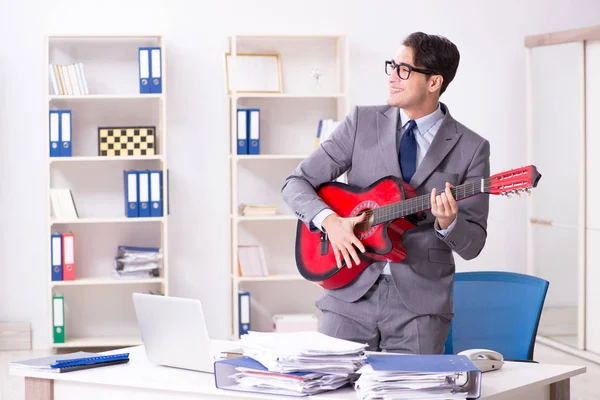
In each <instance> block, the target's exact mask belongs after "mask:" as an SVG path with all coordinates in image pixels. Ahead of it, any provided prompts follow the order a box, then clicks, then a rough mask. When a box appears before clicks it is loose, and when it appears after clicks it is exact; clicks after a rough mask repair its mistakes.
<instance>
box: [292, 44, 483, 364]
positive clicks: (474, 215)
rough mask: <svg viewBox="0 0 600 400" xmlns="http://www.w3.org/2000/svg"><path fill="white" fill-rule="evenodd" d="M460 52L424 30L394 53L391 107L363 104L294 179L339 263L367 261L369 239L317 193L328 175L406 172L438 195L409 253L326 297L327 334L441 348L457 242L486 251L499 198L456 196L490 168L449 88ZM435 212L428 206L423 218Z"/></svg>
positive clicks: (296, 201) (296, 204)
mask: <svg viewBox="0 0 600 400" xmlns="http://www.w3.org/2000/svg"><path fill="white" fill-rule="evenodd" d="M459 59H460V55H459V52H458V49H457V48H456V46H455V45H454V44H453V43H452V42H450V41H449V40H447V39H446V38H444V37H440V36H434V35H427V34H425V33H422V32H415V33H413V34H410V35H409V36H407V37H406V38H405V40H404V42H403V46H402V48H401V50H400V51H399V52H398V54H397V55H396V56H395V58H394V59H393V60H390V61H386V73H387V74H388V75H389V97H388V100H387V105H386V106H370V107H355V108H354V110H353V111H352V112H351V113H350V114H349V115H348V116H347V117H346V118H345V120H344V121H343V122H342V123H341V124H340V125H339V126H338V128H336V130H335V131H334V132H333V133H332V134H331V136H330V138H329V139H328V140H326V141H324V142H323V143H322V144H321V145H320V146H319V148H318V149H317V150H315V151H314V152H313V153H312V154H311V155H310V156H309V157H308V158H307V159H305V160H304V161H303V162H302V163H300V164H299V166H298V167H297V168H296V169H295V171H293V173H292V174H291V175H290V176H289V177H288V178H287V180H286V182H285V185H284V186H283V188H282V196H283V198H284V200H285V201H286V203H287V204H288V205H289V206H290V207H291V209H292V210H293V211H294V212H295V214H296V215H297V216H298V217H299V218H300V220H301V221H302V222H304V223H305V224H307V226H308V228H309V229H310V230H311V231H317V230H319V229H320V230H322V231H325V232H327V235H328V239H329V241H330V244H331V247H332V249H333V251H334V252H335V255H336V260H337V263H338V267H341V265H342V264H341V262H342V260H345V262H346V266H344V268H351V267H352V263H353V262H354V263H355V264H358V262H359V261H360V260H359V258H358V255H357V251H362V252H364V251H365V249H364V246H363V245H362V243H361V242H360V241H359V240H358V238H357V237H356V236H355V234H354V232H353V229H354V226H355V225H356V224H357V223H358V222H360V221H362V219H363V218H364V215H362V216H358V217H353V218H343V217H340V216H338V215H337V214H336V213H334V212H333V211H332V210H331V209H330V208H329V207H328V206H327V204H326V203H325V202H323V201H322V200H321V199H320V197H319V196H318V195H317V194H316V192H315V189H316V188H318V187H319V185H321V184H323V183H325V182H329V181H331V180H333V179H335V178H337V177H338V176H340V175H341V174H343V173H344V172H347V178H348V184H349V185H352V186H356V187H366V186H369V185H370V184H372V183H373V182H375V181H377V180H379V179H380V178H382V177H384V176H388V175H393V176H396V177H401V178H402V180H403V181H404V182H409V183H410V185H411V186H412V187H413V188H415V190H416V192H417V195H424V194H431V204H432V207H431V210H430V211H427V212H426V213H425V214H424V218H421V221H419V223H418V226H417V227H415V228H413V229H410V230H408V231H406V232H405V233H404V234H403V237H402V243H403V245H404V247H405V249H406V251H407V256H406V258H405V260H404V261H403V262H401V263H386V262H378V263H374V264H372V265H371V266H369V267H368V268H366V269H365V270H364V271H363V273H362V274H361V275H359V277H358V278H357V279H356V280H355V281H354V282H352V283H351V284H350V285H348V286H345V287H343V288H340V289H336V290H326V291H325V292H324V293H323V295H322V296H321V297H320V298H319V299H318V300H317V302H316V305H317V307H319V309H320V310H321V311H322V312H323V316H322V321H321V327H320V330H321V332H323V333H325V334H327V335H330V336H334V337H338V338H342V339H347V340H353V341H357V342H361V343H368V344H369V349H370V350H380V351H381V350H384V351H388V352H401V353H414V354H441V353H443V351H444V342H445V340H446V337H447V335H448V331H449V327H450V321H451V319H452V317H453V303H452V285H453V282H454V272H455V263H454V256H453V251H454V252H456V253H457V254H458V255H459V256H460V257H462V258H463V259H467V260H470V259H473V258H475V257H476V256H477V255H478V254H479V253H480V252H481V250H482V249H483V247H484V244H485V241H486V235H487V232H486V229H487V216H488V207H489V198H488V196H487V195H485V194H484V195H478V196H473V197H470V198H467V199H464V200H462V201H459V202H456V201H455V199H454V198H453V196H452V193H451V191H450V189H451V187H452V186H456V185H460V184H463V183H466V182H469V181H475V180H481V179H483V178H487V177H489V173H490V171H489V157H490V145H489V142H488V141H487V140H486V139H484V138H482V137H481V136H479V135H477V134H476V133H475V132H473V131H471V130H470V129H469V128H467V127H466V126H464V125H462V124H461V123H460V122H458V121H456V120H455V119H454V118H453V117H452V116H451V115H450V112H449V110H448V107H447V106H446V105H445V104H443V103H441V102H440V101H439V97H440V95H441V94H442V93H444V91H445V90H446V88H447V87H448V85H449V84H450V82H451V81H452V79H453V78H454V76H455V74H456V70H457V68H458V64H459ZM422 217H423V216H422Z"/></svg>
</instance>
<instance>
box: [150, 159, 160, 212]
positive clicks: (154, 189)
mask: <svg viewBox="0 0 600 400" xmlns="http://www.w3.org/2000/svg"><path fill="white" fill-rule="evenodd" d="M148 173H149V175H150V184H149V186H150V217H162V216H163V184H162V177H163V173H162V171H161V170H149V171H148Z"/></svg>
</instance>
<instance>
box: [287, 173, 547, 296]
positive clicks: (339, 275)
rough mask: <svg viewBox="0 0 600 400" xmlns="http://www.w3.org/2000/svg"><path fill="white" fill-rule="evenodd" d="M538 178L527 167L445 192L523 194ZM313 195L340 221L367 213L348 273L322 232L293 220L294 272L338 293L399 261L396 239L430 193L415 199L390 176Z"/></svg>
mask: <svg viewBox="0 0 600 400" xmlns="http://www.w3.org/2000/svg"><path fill="white" fill-rule="evenodd" d="M540 178H541V175H540V174H539V173H538V171H537V169H536V167H535V166H532V165H530V166H527V167H523V168H517V169H513V170H511V171H507V172H503V173H500V174H496V175H493V176H491V177H490V178H487V179H482V180H478V181H472V182H469V183H465V184H464V185H460V186H456V187H453V188H452V189H451V190H452V195H453V196H454V198H455V199H456V200H457V201H459V200H464V199H466V198H468V197H471V196H475V195H478V194H496V195H498V194H500V195H511V194H520V193H521V192H527V193H529V192H530V189H531V188H534V187H536V186H537V183H538V181H539V179H540ZM317 194H318V195H319V197H321V199H322V200H323V201H324V202H325V203H326V204H327V205H329V207H331V209H332V210H333V211H335V212H336V213H337V214H338V215H339V216H341V217H355V216H357V215H360V214H361V213H366V214H367V218H366V219H365V221H364V222H362V223H360V224H358V225H356V227H355V229H354V231H355V234H356V237H357V238H358V239H360V241H361V242H362V243H363V245H364V246H365V250H366V251H365V253H361V252H360V251H358V252H357V253H358V254H359V256H360V259H361V262H360V264H359V265H353V266H352V268H345V262H342V263H343V267H342V268H338V267H337V264H336V261H335V255H334V254H333V249H332V247H331V244H330V243H329V240H328V239H327V234H326V233H323V232H311V231H310V230H309V229H308V228H307V227H306V225H305V224H304V223H303V222H302V221H298V227H297V231H296V265H297V267H298V271H299V272H300V274H301V275H302V276H303V277H304V278H305V279H307V280H309V281H313V282H316V283H318V284H319V285H320V286H321V287H323V288H325V289H339V288H342V287H344V286H346V285H348V284H349V283H351V282H352V281H353V280H354V279H356V278H357V277H358V276H359V275H360V274H361V273H362V272H363V271H364V270H365V268H367V267H368V266H369V265H371V264H372V263H374V262H378V261H389V262H400V261H402V260H404V258H405V257H406V250H405V249H404V247H403V246H402V234H403V233H404V232H405V231H407V230H408V229H411V228H414V227H415V226H416V225H415V222H414V220H411V217H414V216H415V215H417V213H420V212H422V211H426V210H429V209H430V208H431V204H430V198H431V193H428V194H425V195H422V196H419V197H417V196H416V191H415V190H414V189H413V188H412V187H411V186H410V185H408V184H407V183H404V182H403V181H401V180H400V179H398V178H396V177H392V176H388V177H385V178H382V179H380V180H378V181H377V182H375V183H373V184H372V185H370V186H368V187H366V188H364V189H360V188H355V187H352V186H349V185H346V184H343V183H337V182H330V183H325V184H323V185H321V186H320V187H319V189H318V190H317ZM342 260H343V258H342Z"/></svg>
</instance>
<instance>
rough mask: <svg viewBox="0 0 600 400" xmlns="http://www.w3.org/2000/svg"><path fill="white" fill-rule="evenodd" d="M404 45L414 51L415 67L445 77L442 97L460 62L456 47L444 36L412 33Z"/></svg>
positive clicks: (441, 91)
mask: <svg viewBox="0 0 600 400" xmlns="http://www.w3.org/2000/svg"><path fill="white" fill-rule="evenodd" d="M402 44H403V45H404V46H407V47H410V48H412V49H413V57H414V62H415V67H419V66H421V67H423V68H426V69H429V70H432V71H435V72H437V73H438V74H440V75H442V76H443V77H444V82H443V83H442V88H441V90H440V95H441V94H442V93H444V92H445V91H446V88H447V87H448V85H449V84H450V82H452V80H453V79H454V76H455V75H456V70H457V69H458V63H459V61H460V53H459V52H458V48H457V47H456V45H455V44H454V43H452V42H451V41H450V40H448V39H446V38H445V37H443V36H438V35H428V34H426V33H423V32H414V33H411V34H410V35H408V36H407V37H406V39H404V42H403V43H402Z"/></svg>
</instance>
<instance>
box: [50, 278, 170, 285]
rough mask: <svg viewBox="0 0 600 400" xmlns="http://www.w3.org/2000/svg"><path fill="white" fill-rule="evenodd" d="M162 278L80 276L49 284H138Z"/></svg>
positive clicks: (158, 281) (155, 281) (159, 281)
mask: <svg viewBox="0 0 600 400" xmlns="http://www.w3.org/2000/svg"><path fill="white" fill-rule="evenodd" d="M163 282H164V279H163V278H147V279H119V278H111V277H107V278H82V279H76V280H73V281H52V282H51V283H50V286H52V287H57V286H96V285H139V284H145V283H163Z"/></svg>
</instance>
